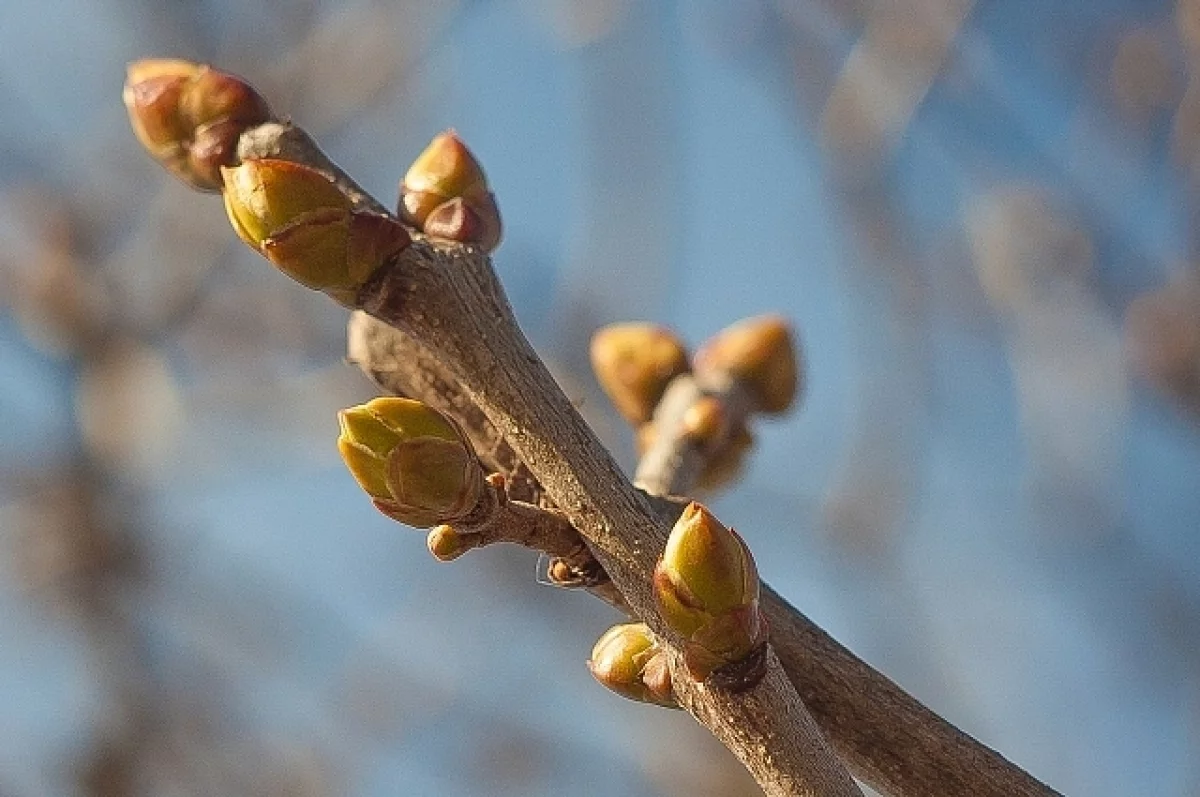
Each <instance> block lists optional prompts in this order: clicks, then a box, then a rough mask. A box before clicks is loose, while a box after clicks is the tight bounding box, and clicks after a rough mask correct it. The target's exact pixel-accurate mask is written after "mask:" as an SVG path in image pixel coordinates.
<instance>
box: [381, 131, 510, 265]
mask: <svg viewBox="0 0 1200 797" xmlns="http://www.w3.org/2000/svg"><path fill="white" fill-rule="evenodd" d="M399 213H400V217H401V218H403V219H404V220H405V221H407V222H408V223H409V224H412V225H413V226H414V227H417V228H418V229H420V230H421V231H422V232H424V233H425V234H426V235H428V236H430V237H433V238H444V239H446V240H450V241H460V242H462V243H467V244H475V245H477V246H479V247H480V248H482V249H484V250H486V251H489V252H490V251H492V250H493V249H495V248H496V247H497V246H499V245H500V235H501V223H500V209H499V208H498V207H497V206H496V199H495V197H494V196H492V194H491V192H490V191H489V190H488V183H487V177H486V176H485V175H484V173H483V168H482V167H481V166H480V165H479V161H478V160H476V159H475V156H474V155H472V154H471V150H469V149H467V145H466V144H464V143H463V141H462V139H461V138H459V137H458V134H457V133H455V132H454V131H453V130H447V131H446V132H444V133H441V134H439V135H438V136H437V137H435V138H434V139H433V141H431V142H430V143H429V146H428V147H426V148H425V151H424V152H422V153H421V154H420V155H419V156H418V157H417V159H416V160H415V161H413V165H412V166H411V167H409V170H408V173H407V174H405V175H404V180H403V181H402V182H401V183H400V207H399Z"/></svg>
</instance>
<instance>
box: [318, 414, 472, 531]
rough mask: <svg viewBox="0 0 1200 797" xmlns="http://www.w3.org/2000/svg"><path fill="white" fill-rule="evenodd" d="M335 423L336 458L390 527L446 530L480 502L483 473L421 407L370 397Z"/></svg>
mask: <svg viewBox="0 0 1200 797" xmlns="http://www.w3.org/2000/svg"><path fill="white" fill-rule="evenodd" d="M338 423H339V425H340V426H341V435H340V436H339V437H338V451H339V452H340V453H341V455H342V459H343V460H344V461H345V463H346V467H347V468H349V470H350V474H351V475H352V476H353V477H354V479H355V480H356V481H357V482H358V483H359V486H361V487H362V488H363V489H364V490H366V492H367V493H368V494H369V495H370V496H371V497H372V498H373V499H374V503H375V507H376V508H377V509H379V511H381V512H383V513H384V514H385V515H388V516H389V517H391V518H393V519H394V520H398V521H400V522H401V523H406V524H408V525H410V526H414V527H416V528H429V527H430V526H435V525H437V524H439V523H449V522H452V521H454V520H458V519H460V518H463V517H466V516H467V515H469V514H470V513H471V511H472V510H473V509H475V507H476V506H477V505H478V504H479V501H480V500H481V498H482V497H483V493H484V489H485V481H484V476H483V468H482V466H481V465H480V464H479V460H478V459H476V457H475V452H474V451H472V450H471V448H470V446H469V444H468V443H467V442H466V438H465V437H464V436H463V434H462V433H461V432H460V431H459V429H458V427H457V426H456V425H455V424H454V422H453V421H451V420H450V419H449V418H447V417H446V416H444V415H442V414H441V413H439V412H437V411H436V410H434V409H432V408H430V407H427V406H426V405H424V404H422V403H421V402H419V401H415V400H413V399H406V398H395V397H390V396H387V397H383V398H377V399H374V400H372V401H370V402H368V403H366V404H363V405H360V406H358V407H351V408H350V409H347V410H342V411H341V412H340V413H338ZM435 555H436V554H435Z"/></svg>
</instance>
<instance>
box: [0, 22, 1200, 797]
mask: <svg viewBox="0 0 1200 797" xmlns="http://www.w3.org/2000/svg"><path fill="white" fill-rule="evenodd" d="M149 55H173V56H183V57H191V58H195V59H199V60H206V61H211V62H213V63H216V64H218V65H220V66H222V67H224V68H227V69H230V70H232V71H236V72H238V73H240V74H243V75H245V76H247V77H248V78H250V79H251V80H252V81H253V82H254V83H255V84H256V85H258V86H259V87H260V88H261V89H262V90H263V91H264V93H265V94H266V95H267V96H268V98H269V99H270V101H271V103H272V106H273V107H274V108H275V109H276V110H278V111H280V112H282V113H287V114H290V115H291V116H292V117H293V118H294V119H295V120H296V121H297V122H298V123H300V124H302V125H304V126H305V127H306V128H308V129H309V130H310V131H311V132H313V133H314V134H315V135H316V136H317V137H318V138H319V140H321V141H322V142H323V144H324V145H325V146H326V148H327V151H328V152H329V153H330V154H331V155H332V157H333V158H334V159H335V160H337V161H338V162H339V163H340V164H341V165H343V166H344V167H345V168H346V169H347V171H349V172H350V173H351V174H353V175H354V176H355V177H356V178H358V179H359V180H360V181H361V182H362V183H363V184H364V185H365V186H366V187H367V188H369V189H370V190H372V191H373V192H374V193H375V194H376V195H377V196H379V197H380V198H382V199H384V200H385V201H387V202H390V201H392V200H393V199H394V196H395V190H396V189H395V184H396V181H397V179H398V177H399V176H400V175H402V174H403V172H404V171H405V168H406V166H407V163H408V162H409V161H410V160H411V158H412V157H413V156H415V154H416V153H417V152H419V151H420V149H421V148H422V146H423V145H424V143H425V142H426V141H427V140H428V139H429V138H430V137H431V136H432V135H433V134H435V133H436V132H438V131H439V130H441V129H443V128H446V127H450V126H453V127H456V128H457V129H458V130H459V131H460V132H461V133H462V135H463V136H464V137H465V138H466V139H467V140H468V141H469V142H470V143H471V145H472V146H473V148H474V149H475V150H476V151H477V153H478V154H479V155H480V157H481V158H482V160H483V161H484V163H485V165H486V167H487V169H488V172H489V176H490V178H491V180H492V183H493V184H494V187H495V190H496V192H497V194H498V196H499V198H500V203H501V208H502V210H503V213H504V216H505V221H506V242H505V243H504V245H503V247H502V248H501V249H500V251H499V253H498V254H497V256H496V264H497V268H498V269H499V271H500V273H501V275H502V277H503V279H504V282H505V284H506V285H507V287H508V289H509V290H510V292H511V298H512V301H513V304H514V306H515V307H516V310H517V313H518V316H519V317H520V318H521V320H522V322H523V324H524V325H525V327H526V329H527V331H528V333H529V334H530V336H531V338H532V339H533V340H534V342H535V344H536V345H537V346H538V348H539V349H540V351H542V352H543V353H544V355H545V356H546V358H547V359H548V360H549V361H550V362H551V363H552V364H553V367H554V369H555V371H556V373H557V374H558V375H559V377H560V380H561V382H562V384H563V385H564V387H565V389H566V390H567V392H568V393H569V394H570V395H571V396H572V397H573V398H576V399H578V401H580V402H581V405H582V407H583V411H584V412H585V413H586V414H587V416H588V417H589V419H590V421H591V422H592V423H593V425H594V426H595V428H596V429H597V430H598V431H599V432H600V433H601V434H602V435H603V437H604V438H605V439H606V440H607V441H609V442H610V443H611V445H612V447H613V449H614V451H616V452H617V453H618V454H619V455H620V457H621V458H622V461H623V462H624V463H626V464H628V465H632V462H633V452H632V446H631V444H630V441H629V433H628V431H627V430H626V429H624V428H622V427H621V425H620V423H619V421H618V420H617V418H616V416H615V414H614V413H613V412H612V411H611V409H610V408H609V407H608V406H607V404H606V402H605V401H604V399H603V398H602V397H601V396H600V394H599V393H598V390H597V388H596V387H595V385H594V382H593V380H592V378H591V377H590V375H589V374H588V369H587V364H586V347H587V341H588V337H589V335H590V332H591V331H592V330H593V329H594V328H595V327H596V326H598V325H600V324H603V323H607V322H610V321H617V320H630V319H652V320H657V321H661V322H665V323H668V324H671V325H673V326H675V327H676V328H677V329H678V330H679V331H680V332H681V333H682V334H683V335H684V336H685V337H686V338H687V339H688V340H689V341H691V342H692V343H693V344H695V343H698V342H700V341H701V340H702V339H703V338H704V337H705V336H707V335H708V334H711V333H712V332H714V331H715V330H717V329H719V328H720V327H722V326H724V325H725V324H727V323H729V322H732V321H734V320H736V319H738V318H740V317H743V316H747V315H752V314H757V313H760V312H766V311H775V310H777V311H781V312H783V313H785V314H787V315H788V316H789V317H790V318H792V319H793V320H794V321H795V323H796V324H797V325H798V327H799V328H800V330H802V337H803V341H804V349H805V356H806V359H807V371H808V388H807V395H806V399H805V403H804V406H803V408H802V409H801V411H799V412H797V413H795V414H793V415H792V416H791V417H789V418H787V419H785V420H783V421H779V422H774V423H770V424H764V425H762V426H761V427H760V428H759V429H758V439H759V443H758V446H757V449H756V452H755V454H754V455H753V458H752V461H751V465H750V468H749V470H748V472H747V473H746V475H745V478H744V479H743V481H742V483H741V484H740V485H739V486H738V487H737V488H735V489H733V490H731V491H729V492H728V493H727V494H724V495H722V496H720V497H719V498H718V499H716V500H715V508H716V510H717V511H718V514H719V515H720V516H721V517H722V518H724V519H725V520H726V521H727V522H730V523H732V524H733V525H735V526H737V527H738V528H739V530H741V531H742V532H743V533H744V534H745V536H746V537H747V538H748V539H749V541H750V544H751V547H752V548H753V549H754V551H755V552H756V554H757V555H758V558H759V562H760V563H761V569H762V571H763V573H764V575H765V576H766V578H767V579H768V580H769V581H770V582H772V584H773V585H775V586H776V587H777V588H778V589H779V590H780V591H781V592H783V593H784V594H785V595H787V596H789V597H790V598H791V599H792V600H793V602H795V603H796V604H797V605H798V606H800V607H801V608H802V609H803V610H804V611H805V612H807V613H808V614H809V615H810V616H812V617H813V618H814V619H815V620H817V621H818V622H819V623H820V624H822V625H823V626H824V627H825V628H827V629H828V630H830V631H831V632H832V633H833V634H834V635H835V636H837V637H838V638H839V639H841V640H842V641H843V642H845V643H846V644H848V645H849V646H850V647H851V648H852V649H854V650H855V651H856V652H857V653H858V654H859V655H861V656H863V657H864V658H866V659H867V660H868V661H870V662H872V663H873V664H874V665H875V666H877V667H878V668H879V669H881V670H883V671H884V672H885V673H887V674H888V675H890V676H891V677H893V678H894V679H896V680H897V681H899V682H900V683H901V684H902V685H904V686H905V687H906V688H908V689H909V690H910V691H912V692H914V693H915V694H916V695H918V696H919V697H920V698H921V699H923V700H924V701H925V702H927V703H928V704H929V705H931V706H932V707H934V708H935V709H936V710H938V711H939V712H941V713H943V714H944V715H945V716H947V717H948V718H950V719H951V720H953V721H954V722H956V723H958V724H959V725H961V726H962V727H964V728H965V729H967V730H969V731H970V732H972V733H973V734H975V735H977V736H978V737H979V738H981V739H982V740H984V741H985V742H987V743H988V744H990V745H992V746H994V747H997V748H999V749H1000V750H1002V751H1003V752H1004V753H1005V754H1006V755H1008V756H1009V757H1010V758H1012V759H1013V760H1015V761H1017V762H1019V763H1020V764H1021V765H1022V766H1024V767H1026V768H1027V769H1029V770H1030V771H1031V772H1033V773H1034V774H1035V775H1037V776H1038V777H1040V778H1042V779H1044V780H1046V781H1047V782H1048V783H1050V784H1052V785H1053V786H1055V787H1056V788H1058V789H1060V790H1062V791H1064V792H1066V793H1067V794H1070V795H1096V796H1098V797H1106V796H1108V795H1112V796H1113V797H1115V796H1116V795H1130V794H1156V795H1168V796H1172V795H1179V796H1180V797H1197V795H1200V271H1198V270H1197V263H1198V262H1200V259H1198V252H1197V243H1198V241H1197V236H1196V235H1195V233H1194V232H1193V227H1194V223H1195V220H1196V219H1197V216H1198V211H1200V204H1198V199H1200V194H1198V187H1200V171H1198V170H1197V169H1198V167H1200V161H1197V159H1196V156H1197V153H1200V2H1195V0H1180V1H1179V2H1177V3H1171V2H1154V1H1152V0H1151V1H1147V0H1136V2H1135V1H1134V0H1089V1H1088V2H1059V3H1045V2H1034V1H1033V0H1016V1H1015V2H1014V1H1010V2H1003V3H1002V2H986V1H984V0H978V1H977V2H972V0H694V2H649V0H477V1H476V2H465V1H464V2H454V1H453V0H437V1H430V2H385V1H384V0H378V1H377V2H370V1H369V0H348V1H344V0H341V1H338V2H333V1H328V2H325V1H321V2H318V1H317V0H307V1H298V2H267V1H266V0H210V1H209V2H190V3H184V2H180V3H165V2H164V3H155V2H148V1H147V0H142V1H140V2H139V1H138V0H36V1H35V0H6V2H4V3H3V4H0V108H3V112H2V114H0V151H2V152H3V157H2V158H0V310H2V314H0V564H2V565H3V567H2V568H0V795H5V797H10V796H11V797H41V796H42V795H54V796H55V797H57V796H58V795H80V796H81V797H101V796H103V797H125V796H126V795H172V796H174V795H180V796H181V797H182V796H184V795H187V796H190V795H270V796H271V797H292V796H300V795H303V796H304V797H310V796H311V797H317V796H318V795H355V796H358V795H362V796H363V797H368V796H374V795H380V796H382V795H397V794H413V795H426V794H429V795H449V796H451V797H454V796H456V795H560V794H588V795H628V794H646V795H701V796H703V795H736V794H754V793H756V792H755V790H754V787H753V784H752V783H750V782H749V781H748V779H747V778H746V777H745V776H744V775H743V774H742V773H741V771H740V769H739V768H738V767H737V765H736V764H734V763H732V760H731V759H730V758H729V757H728V755H727V754H725V753H724V751H723V750H722V749H721V748H719V747H718V746H717V745H715V743H714V742H712V741H711V740H709V739H708V738H707V737H706V734H705V733H704V732H703V731H701V730H699V729H697V728H696V727H695V726H694V725H693V724H692V723H691V721H690V720H689V719H688V718H687V717H685V716H680V715H679V714H677V713H672V712H664V711H658V710H654V709H649V708H646V707H642V706H639V705H635V704H632V703H628V702H625V701H621V700H619V699H617V698H614V697H611V696H610V695H608V694H607V693H606V692H604V691H603V690H602V689H601V688H599V687H598V686H596V685H595V684H593V683H592V681H591V679H590V677H589V675H588V674H587V671H586V669H585V667H584V666H583V665H584V661H585V659H586V658H587V654H588V652H589V650H590V648H591V644H592V642H593V641H594V640H595V638H596V637H597V636H598V635H599V634H600V633H601V632H602V631H603V630H604V629H605V628H606V627H607V625H608V624H610V623H611V622H612V621H613V619H614V618H613V616H612V614H611V612H610V611H609V610H608V609H607V608H606V607H604V606H602V605H601V604H600V603H599V602H598V601H595V600H593V599H590V598H589V597H587V596H586V595H577V594H572V593H568V592H565V591H560V590H555V589H553V588H550V587H546V586H542V585H540V584H538V583H536V581H535V578H534V573H535V564H534V562H535V557H533V556H532V555H531V554H529V553H528V552H525V551H518V550H505V549H495V550H487V551H482V552H476V553H473V554H471V555H469V556H467V557H466V558H464V559H463V560H460V561H459V562H457V563H454V564H453V565H441V564H438V563H436V562H434V561H433V560H432V559H431V558H430V557H429V556H428V555H427V554H426V553H425V551H424V546H423V541H422V536H421V535H420V534H418V533H415V532H411V531H410V530H407V529H405V528H403V527H400V526H397V525H396V524H394V523H392V522H390V521H388V520H386V519H385V518H383V517H382V516H380V515H378V514H376V513H375V512H374V511H373V510H372V509H371V507H370V506H369V505H368V503H367V502H366V501H365V500H364V499H363V496H362V495H361V494H360V492H359V491H358V489H357V487H356V486H355V485H354V484H353V483H352V481H351V480H350V478H349V477H348V475H347V474H346V473H345V472H344V470H343V469H342V468H341V467H340V465H339V462H338V460H337V457H336V453H335V450H334V446H333V440H334V436H335V433H336V424H335V422H334V412H335V410H337V409H338V408H340V407H342V406H344V405H347V404H350V403H353V402H356V401H360V400H364V399H366V398H368V397H369V396H370V395H372V392H373V391H372V389H371V386H370V385H368V384H367V382H366V380H365V379H364V378H363V377H361V376H360V375H359V374H358V372H357V371H356V370H355V369H354V368H352V367H350V366H347V365H345V364H344V363H343V362H342V356H343V352H344V343H345V335H344V323H345V320H346V318H345V313H344V312H343V311H342V310H340V309H339V308H337V307H335V306H333V305H332V303H330V302H328V301H326V300H324V299H323V298H322V297H320V296H318V295H315V294H309V293H307V292H306V291H304V290H303V289H301V288H299V287H297V286H295V285H294V284H291V283H290V282H288V281H287V280H286V279H285V278H283V277H281V276H279V275H277V274H275V273H273V272H272V270H271V269H270V268H268V267H267V265H266V264H265V263H264V262H262V261H260V260H257V259H256V258H255V257H254V256H253V255H252V254H250V253H249V252H248V251H247V250H245V249H244V248H243V247H241V246H240V245H238V244H236V243H235V241H234V238H233V236H232V235H231V234H230V231H229V229H228V227H227V225H226V222H225V220H224V214H223V211H222V209H221V207H220V203H219V202H218V201H216V200H215V199H214V198H213V197H211V196H200V195H196V194H193V193H191V192H190V191H188V190H187V189H186V188H184V187H183V186H181V185H179V184H177V183H175V182H173V181H172V179H171V178H170V177H168V176H167V175H166V174H165V173H164V172H162V171H161V170H159V169H158V167H156V166H155V165H154V164H153V163H151V162H150V160H149V159H148V158H147V157H146V156H145V155H143V153H141V152H140V151H139V150H138V148H137V146H136V144H135V142H134V140H133V137H132V135H131V134H130V133H129V130H128V125H127V123H126V120H125V117H124V110H123V108H122V106H121V103H120V89H121V83H122V80H123V73H124V65H125V63H126V62H127V61H129V60H132V59H135V58H139V57H144V56H149Z"/></svg>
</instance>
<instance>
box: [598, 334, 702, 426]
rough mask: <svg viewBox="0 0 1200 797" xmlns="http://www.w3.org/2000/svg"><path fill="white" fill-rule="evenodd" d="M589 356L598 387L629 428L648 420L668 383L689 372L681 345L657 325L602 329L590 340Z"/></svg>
mask: <svg viewBox="0 0 1200 797" xmlns="http://www.w3.org/2000/svg"><path fill="white" fill-rule="evenodd" d="M591 355H592V370H593V371H595V373H596V379H597V380H598V381H599V382H600V387H602V388H603V389H604V392H605V393H606V394H607V395H608V397H609V399H611V400H612V403H613V405H614V406H615V407H616V408H617V411H618V412H620V413H621V415H622V416H623V417H624V418H625V419H626V420H628V421H629V422H630V423H631V424H641V423H645V422H646V421H648V420H650V417H651V416H652V415H653V414H654V408H655V407H656V406H657V405H658V401H659V399H661V398H662V395H663V393H664V392H665V391H666V389H667V385H668V384H669V383H670V381H671V380H672V379H674V378H675V377H676V376H678V375H679V374H682V373H685V372H686V371H687V370H688V358H687V350H686V349H685V348H684V346H683V343H682V342H680V340H679V338H678V337H676V336H675V334H674V333H672V332H671V331H670V330H669V329H666V328H665V327H661V326H658V325H656V324H644V323H628V324H612V325H610V326H607V327H604V328H603V329H601V330H599V331H598V332H596V334H595V335H593V336H592V347H591Z"/></svg>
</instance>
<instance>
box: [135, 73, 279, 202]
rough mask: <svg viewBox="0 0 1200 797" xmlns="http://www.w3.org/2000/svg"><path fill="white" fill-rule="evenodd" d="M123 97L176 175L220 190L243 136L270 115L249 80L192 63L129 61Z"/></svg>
mask: <svg viewBox="0 0 1200 797" xmlns="http://www.w3.org/2000/svg"><path fill="white" fill-rule="evenodd" d="M123 97H124V100H125V107H126V109H127V110H128V111H129V120H130V124H131V125H132V126H133V132H134V134H135V135H136V136H137V138H138V140H139V141H140V142H141V143H142V146H144V147H145V148H146V150H147V151H148V152H149V153H150V154H151V155H152V156H153V157H154V159H155V160H157V161H158V162H159V163H161V164H162V165H163V166H164V167H166V168H167V169H168V170H169V171H171V173H173V174H175V175H176V176H177V177H179V178H181V179H182V180H184V181H185V182H187V183H189V184H190V185H192V186H193V187H195V188H198V189H201V190H205V191H219V190H220V189H221V173H220V168H221V167H222V166H229V165H232V164H233V163H234V162H235V161H236V159H237V158H236V155H237V141H238V138H239V137H240V136H241V134H242V133H243V132H244V131H245V130H246V129H247V128H249V127H253V126H254V125H258V124H262V123H263V122H266V121H269V120H270V118H271V110H270V108H268V107H267V103H266V101H265V100H264V99H263V98H262V97H261V96H260V95H259V94H258V92H256V91H255V90H254V88H253V87H252V86H251V85H250V84H249V83H247V82H246V81H244V80H242V79H241V78H239V77H237V76H236V75H231V74H229V73H228V72H222V71H220V70H218V69H213V68H212V67H209V66H204V65H201V64H195V63H192V62H190V61H180V60H173V59H146V60H143V61H136V62H134V63H132V64H130V65H129V69H128V72H127V76H126V80H125V90H124V93H123Z"/></svg>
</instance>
